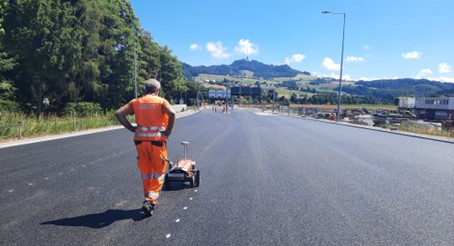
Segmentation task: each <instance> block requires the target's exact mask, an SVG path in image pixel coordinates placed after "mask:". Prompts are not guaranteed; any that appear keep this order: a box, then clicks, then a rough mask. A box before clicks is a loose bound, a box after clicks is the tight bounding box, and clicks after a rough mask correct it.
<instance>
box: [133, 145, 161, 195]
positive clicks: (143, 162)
mask: <svg viewBox="0 0 454 246" xmlns="http://www.w3.org/2000/svg"><path fill="white" fill-rule="evenodd" d="M158 143H160V144H162V146H157V145H155V144H153V142H149V141H141V142H136V150H137V155H138V158H137V165H138V166H139V169H140V174H141V176H142V184H143V194H144V196H145V200H148V201H151V202H152V203H154V204H157V203H158V197H159V193H160V191H161V189H162V185H163V184H164V177H165V173H166V168H167V160H166V159H167V148H166V144H165V143H164V142H158Z"/></svg>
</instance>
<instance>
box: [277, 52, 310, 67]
mask: <svg viewBox="0 0 454 246" xmlns="http://www.w3.org/2000/svg"><path fill="white" fill-rule="evenodd" d="M304 58H306V56H305V55H303V54H294V55H293V56H292V57H291V58H288V57H287V58H285V59H284V61H283V62H282V63H283V64H287V65H289V66H291V65H292V63H298V62H301V61H302V60H304Z"/></svg>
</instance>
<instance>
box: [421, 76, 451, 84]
mask: <svg viewBox="0 0 454 246" xmlns="http://www.w3.org/2000/svg"><path fill="white" fill-rule="evenodd" d="M427 79H428V80H433V81H440V82H449V83H454V78H449V77H438V78H427Z"/></svg>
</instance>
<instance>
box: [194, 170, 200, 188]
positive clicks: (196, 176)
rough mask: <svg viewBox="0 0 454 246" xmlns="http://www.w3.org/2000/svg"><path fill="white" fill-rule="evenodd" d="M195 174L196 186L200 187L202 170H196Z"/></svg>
mask: <svg viewBox="0 0 454 246" xmlns="http://www.w3.org/2000/svg"><path fill="white" fill-rule="evenodd" d="M194 176H195V180H194V186H195V187H199V185H200V170H195V171H194Z"/></svg>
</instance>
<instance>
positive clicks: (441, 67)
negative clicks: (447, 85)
mask: <svg viewBox="0 0 454 246" xmlns="http://www.w3.org/2000/svg"><path fill="white" fill-rule="evenodd" d="M438 72H439V73H449V72H451V66H449V65H448V64H447V63H440V64H439V65H438Z"/></svg>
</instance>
